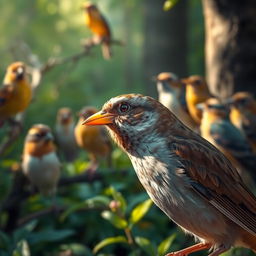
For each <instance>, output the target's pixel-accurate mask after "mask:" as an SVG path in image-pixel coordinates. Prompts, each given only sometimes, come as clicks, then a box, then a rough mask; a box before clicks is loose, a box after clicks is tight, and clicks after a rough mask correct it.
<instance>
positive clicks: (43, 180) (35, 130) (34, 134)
mask: <svg viewBox="0 0 256 256" xmlns="http://www.w3.org/2000/svg"><path fill="white" fill-rule="evenodd" d="M22 158H23V159H22V170H23V173H24V174H25V176H27V177H28V179H29V181H30V182H31V184H32V185H34V186H35V187H36V188H37V189H38V190H39V191H40V193H41V194H42V195H44V196H53V195H55V193H56V189H57V183H58V180H59V177H60V162H59V159H58V157H57V155H56V149H55V145H54V143H53V135H52V133H51V130H50V128H49V127H48V126H47V125H43V124H36V125H33V126H32V127H31V128H30V130H29V131H28V134H27V136H26V139H25V143H24V150H23V156H22Z"/></svg>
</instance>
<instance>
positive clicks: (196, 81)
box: [182, 75, 211, 124]
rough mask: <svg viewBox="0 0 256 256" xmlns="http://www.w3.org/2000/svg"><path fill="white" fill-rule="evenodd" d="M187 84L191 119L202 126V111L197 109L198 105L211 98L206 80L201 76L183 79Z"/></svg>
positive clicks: (187, 100)
mask: <svg viewBox="0 0 256 256" xmlns="http://www.w3.org/2000/svg"><path fill="white" fill-rule="evenodd" d="M182 82H183V83H185V84H186V102H187V106H188V111H189V113H190V115H191V117H192V118H193V119H194V121H195V122H196V123H197V124H200V122H201V118H202V110H200V109H198V108H197V104H199V103H201V102H204V101H206V100H207V99H208V98H210V97H211V95H210V92H209V90H208V86H207V83H206V81H205V79H204V78H203V77H201V76H197V75H194V76H190V77H188V78H185V79H182Z"/></svg>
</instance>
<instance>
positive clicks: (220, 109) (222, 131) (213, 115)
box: [200, 98, 256, 184]
mask: <svg viewBox="0 0 256 256" xmlns="http://www.w3.org/2000/svg"><path fill="white" fill-rule="evenodd" d="M200 108H201V109H202V110H203V117H202V120H201V125H200V132H201V136H202V137H204V138H205V139H206V140H208V141H209V142H211V143H212V144H213V145H214V146H215V147H217V148H218V149H219V150H220V151H222V152H223V153H224V155H226V157H227V158H228V159H229V160H230V161H231V162H232V164H233V165H234V166H235V167H236V168H237V169H238V170H240V174H241V176H242V177H243V178H245V179H244V180H245V181H246V180H247V181H248V182H249V181H250V178H249V177H251V178H253V179H254V182H255V184H256V171H255V166H256V154H255V153H254V152H253V150H252V148H251V146H250V144H249V143H248V141H247V139H246V137H245V136H244V134H243V133H242V132H241V131H240V130H239V129H238V128H237V127H235V126H234V125H233V124H232V123H231V122H230V120H229V108H228V107H227V106H226V105H224V104H222V103H221V102H220V101H219V100H218V99H216V98H209V99H208V100H207V101H206V102H205V103H201V104H200Z"/></svg>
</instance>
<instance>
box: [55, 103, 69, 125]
mask: <svg viewBox="0 0 256 256" xmlns="http://www.w3.org/2000/svg"><path fill="white" fill-rule="evenodd" d="M72 122H73V115H72V110H71V109H70V108H67V107H64V108H60V109H59V110H58V113H57V123H59V124H61V125H68V124H71V123H72Z"/></svg>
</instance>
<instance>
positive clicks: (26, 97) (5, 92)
mask: <svg viewBox="0 0 256 256" xmlns="http://www.w3.org/2000/svg"><path fill="white" fill-rule="evenodd" d="M31 98H32V89H31V86H30V83H29V81H28V77H27V73H26V66H25V64H24V63H22V62H14V63H12V64H11V65H10V66H9V67H8V68H7V72H6V75H5V77H4V81H3V86H2V87H1V88H0V126H1V123H3V122H4V121H5V120H6V119H8V118H10V117H13V116H15V115H16V114H18V113H20V112H22V111H24V110H25V109H26V108H27V107H28V105H29V103H30V102H31Z"/></svg>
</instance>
